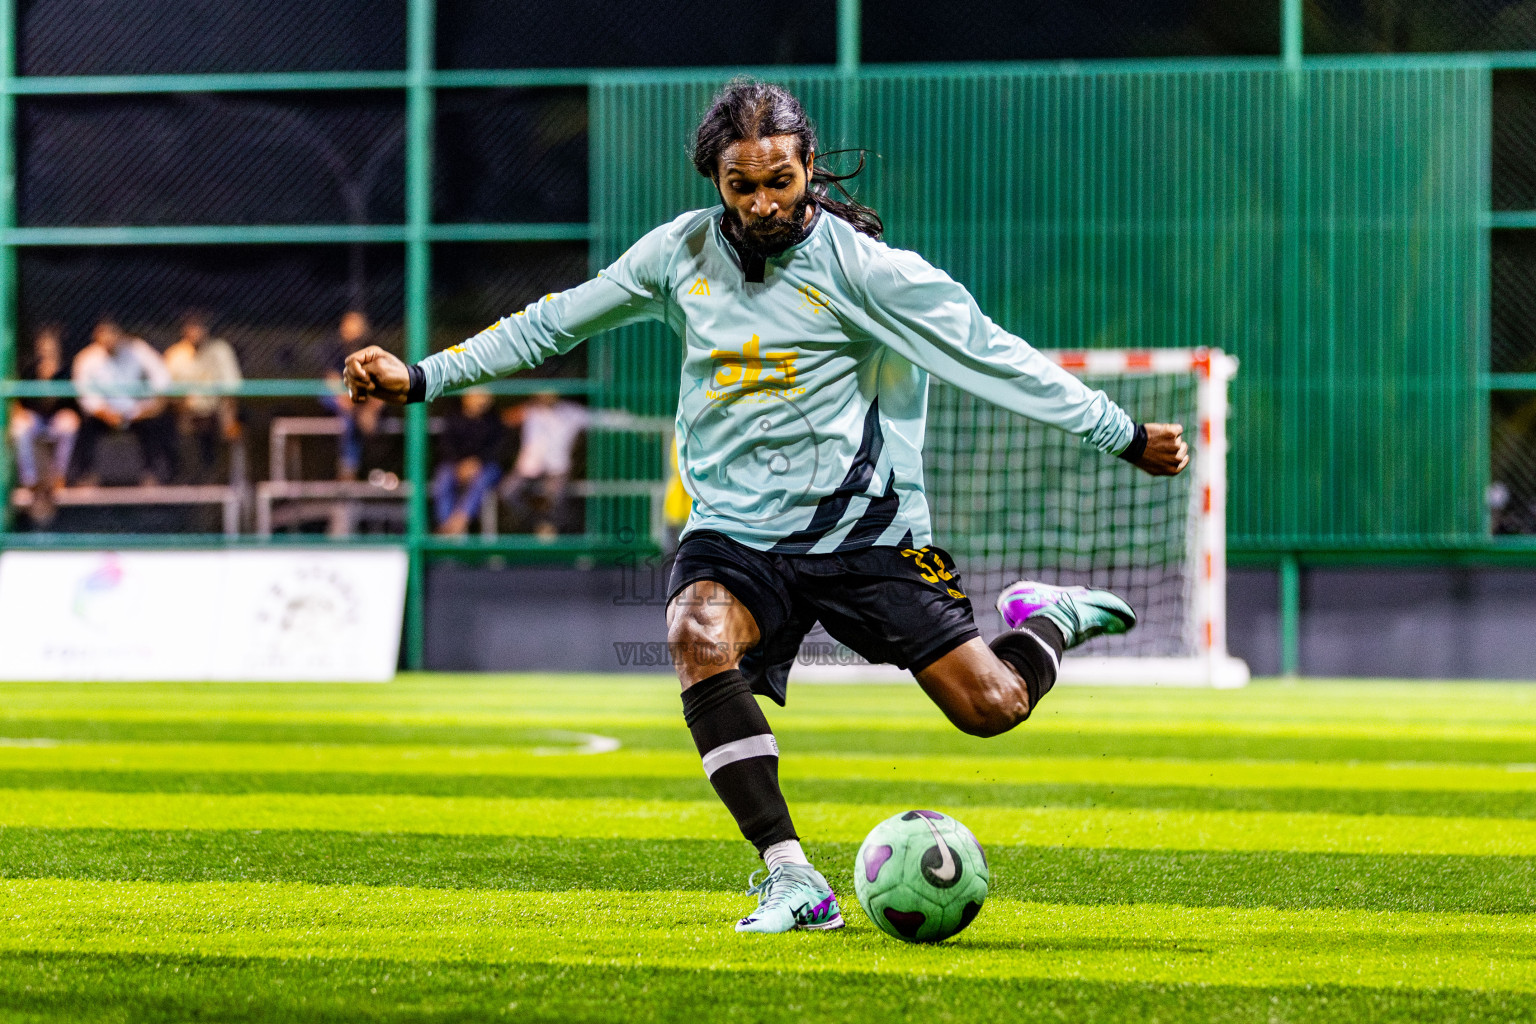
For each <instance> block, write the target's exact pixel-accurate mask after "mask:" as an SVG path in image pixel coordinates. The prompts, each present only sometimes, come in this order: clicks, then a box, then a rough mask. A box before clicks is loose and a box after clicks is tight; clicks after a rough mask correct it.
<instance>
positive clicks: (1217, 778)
mask: <svg viewBox="0 0 1536 1024" xmlns="http://www.w3.org/2000/svg"><path fill="white" fill-rule="evenodd" d="M551 746H554V743H553V741H552V743H551ZM556 749H558V747H556ZM783 749H784V752H785V757H784V759H783V761H782V762H781V763H780V766H779V774H780V775H781V776H782V777H784V778H791V779H799V780H814V779H851V780H862V781H896V782H901V781H908V780H914V779H930V780H947V781H951V782H962V783H989V782H995V783H1006V784H1047V783H1062V784H1093V785H1098V784H1104V785H1116V786H1132V787H1134V786H1189V787H1200V788H1215V789H1316V790H1414V791H1435V792H1448V791H1458V792H1500V793H1508V792H1531V793H1532V794H1533V795H1536V765H1514V766H1508V765H1466V764H1450V763H1442V764H1432V763H1410V764H1395V763H1372V762H1353V761H1322V762H1318V761H1250V760H1196V759H1188V760H1181V759H1172V758H1135V757H1091V758H1064V757H1038V758H1033V757H963V756H956V757H932V756H922V755H913V756H908V757H902V756H894V755H889V756H866V755H836V754H798V753H795V752H794V749H793V744H792V743H791V742H786V743H785V744H784V745H783ZM1532 756H1533V757H1536V751H1533V754H1532ZM0 769H28V770H53V771H57V770H74V771H195V772H349V773H379V774H385V773H387V774H392V775H450V776H454V775H508V776H549V775H559V776H566V777H570V778H591V777H597V776H606V777H621V778H622V777H628V778H695V777H698V776H699V775H700V774H701V769H700V767H699V759H698V757H696V756H695V755H694V754H692V753H685V752H681V751H676V752H674V751H653V750H618V751H613V752H610V753H603V754H593V755H565V756H550V755H547V754H539V753H534V752H532V751H530V750H528V749H526V748H521V749H520V748H516V747H444V746H405V745H391V744H335V745H322V744H309V743H61V744H59V745H57V746H42V747H28V746H0Z"/></svg>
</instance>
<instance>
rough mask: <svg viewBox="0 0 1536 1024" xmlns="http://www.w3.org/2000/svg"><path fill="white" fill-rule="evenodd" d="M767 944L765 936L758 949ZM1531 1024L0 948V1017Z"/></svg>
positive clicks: (1325, 990) (811, 981) (1142, 999)
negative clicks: (0, 950) (6, 950)
mask: <svg viewBox="0 0 1536 1024" xmlns="http://www.w3.org/2000/svg"><path fill="white" fill-rule="evenodd" d="M768 941H772V940H768ZM700 1007H708V1009H709V1013H708V1015H707V1018H706V1019H710V1020H745V1021H756V1022H763V1024H778V1022H800V1021H805V1020H808V1019H815V1020H825V1021H839V1022H848V1024H890V1022H892V1021H900V1020H922V1021H925V1022H932V1024H977V1022H981V1021H1003V1020H1006V1021H1013V1022H1018V1024H1036V1022H1042V1024H1043V1022H1051V1024H1058V1022H1060V1021H1062V1020H1073V1021H1090V1020H1091V1021H1094V1022H1096V1024H1148V1022H1166V1021H1183V1020H1189V1021H1201V1022H1205V1024H1229V1022H1231V1024H1236V1022H1243V1024H1251V1022H1271V1024H1291V1022H1297V1024H1299V1022H1307V1024H1360V1022H1361V1021H1370V1022H1372V1024H1425V1022H1430V1021H1436V1022H1445V1024H1461V1022H1466V1024H1473V1022H1477V1024H1489V1022H1495V1021H1496V1022H1499V1024H1532V1022H1536V999H1533V998H1531V997H1529V996H1526V995H1523V994H1518V993H1507V992H1469V991H1466V990H1461V989H1373V988H1342V987H1339V986H1333V985H1327V986H1320V985H1311V984H1308V985H1304V986H1262V987H1252V986H1247V987H1237V986H1216V985H1196V984H1172V985H1157V984H1137V983H1107V982H1090V981H1058V980H1040V979H1033V978H987V979H968V978H946V977H941V976H933V975H919V976H914V977H903V976H900V975H890V974H882V975H869V974H853V973H843V972H832V971H824V972H818V973H796V972H791V971H780V972H778V973H777V974H774V975H772V977H771V982H769V983H761V982H760V979H759V978H749V977H742V976H741V975H739V974H737V973H734V972H730V971H715V970H710V969H707V968H702V967H689V968H658V967H636V966H631V965H625V966H623V967H609V966H588V965H585V964H580V965H572V964H528V963H514V964H485V963H474V962H470V963H444V962H442V961H440V960H438V961H414V960H380V959H348V960H327V959H305V960H293V961H288V960H278V959H269V958H246V957H212V956H209V957H203V956H188V955H172V954H152V955H147V954H111V953H108V954H85V953H48V954H36V953H26V954H0V1020H5V1021H12V1020H14V1021H23V1020H24V1021H29V1022H33V1024H37V1022H42V1021H47V1022H54V1021H59V1022H69V1024H76V1022H80V1021H113V1022H117V1021H122V1020H132V1021H137V1022H146V1024H148V1022H156V1024H158V1022H176V1024H181V1022H184V1021H188V1020H194V1019H202V1020H240V1021H253V1022H257V1021H260V1022H265V1021H274V1022H281V1024H317V1022H322V1021H323V1022H334V1021H343V1020H346V1021H354V1020H368V1021H377V1022H380V1024H395V1022H399V1024H422V1022H427V1024H446V1022H457V1021H476V1022H478V1021H488V1020H516V1021H536V1022H559V1024H569V1022H598V1021H601V1022H605V1024H607V1022H612V1021H626V1022H630V1024H673V1022H676V1021H678V1020H699V1019H701V1014H700Z"/></svg>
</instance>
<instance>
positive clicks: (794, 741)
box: [0, 687, 1532, 766]
mask: <svg viewBox="0 0 1536 1024" xmlns="http://www.w3.org/2000/svg"><path fill="white" fill-rule="evenodd" d="M824 689H831V688H830V687H825V688H824ZM930 713H931V714H932V715H934V716H937V714H938V713H937V712H936V711H931V712H930ZM837 721H838V722H840V723H841V724H840V725H838V726H837V727H836V728H833V727H830V726H827V725H825V724H823V726H822V727H819V728H814V729H799V728H798V727H797V726H796V725H794V724H793V723H791V724H789V725H787V726H786V725H783V724H781V723H780V722H779V720H778V717H777V716H775V717H774V723H775V724H774V731H775V732H776V733H777V734H778V736H779V739H780V742H781V743H782V744H783V745H784V747H785V749H786V750H787V751H792V752H793V753H794V754H796V755H797V756H800V755H805V754H817V753H825V754H837V755H844V754H866V755H870V756H902V755H909V754H914V753H922V754H928V755H945V756H959V757H986V756H1002V757H1025V756H1037V757H1062V758H1083V757H1138V758H1146V757H1150V758H1176V759H1184V760H1188V759H1192V758H1214V759H1229V760H1230V759H1237V760H1256V761H1265V760H1275V761H1335V762H1339V761H1367V762H1418V763H1461V764H1473V765H1485V766H1486V765H1497V764H1525V763H1530V760H1531V757H1532V745H1531V742H1530V739H1529V737H1527V738H1523V739H1521V740H1519V741H1514V740H1501V741H1492V742H1480V741H1476V742H1475V741H1471V740H1429V739H1389V740H1376V739H1349V738H1344V739H1339V738H1333V737H1328V736H1314V737H1305V738H1290V739H1277V738H1273V737H1265V736H1179V735H1162V734H1158V733H1113V734H1100V733H1097V732H1093V731H1091V729H1090V728H1089V726H1088V725H1087V724H1082V726H1081V728H1082V731H1079V732H1076V733H1068V732H1059V733H1050V732H1042V731H1038V730H1036V729H1035V727H1034V726H1035V720H1034V719H1033V718H1031V720H1030V721H1029V722H1027V723H1025V724H1024V725H1022V726H1020V727H1019V728H1017V729H1015V730H1013V731H1012V732H1010V733H1007V734H1005V735H1003V736H999V737H996V738H994V739H989V740H981V739H976V738H975V737H972V736H967V735H965V734H964V733H961V732H960V731H958V730H956V729H954V728H952V727H950V726H949V724H948V723H946V722H943V721H936V722H934V723H933V724H932V726H931V727H930V728H925V729H907V730H905V731H902V730H892V729H886V730H880V729H865V728H864V727H863V723H862V722H861V721H860V720H858V719H856V718H840V719H837ZM576 724H577V723H574V722H566V723H564V725H565V726H569V727H571V728H572V729H574V728H575V725H576ZM579 724H580V725H582V726H583V729H582V730H577V731H590V732H596V733H600V734H602V735H605V736H611V737H614V738H616V739H618V740H620V741H621V742H622V743H623V745H624V748H625V749H627V750H631V751H634V750H661V751H671V752H676V753H687V754H688V755H689V756H695V755H694V754H693V753H692V752H693V741H692V739H691V738H690V737H689V735H688V731H687V729H686V728H684V727H683V725H682V724H681V721H680V720H673V721H672V722H670V723H669V724H667V725H665V726H661V725H658V726H656V727H653V728H644V729H641V728H633V727H630V726H628V725H624V724H621V722H620V721H616V720H603V719H596V718H594V719H591V720H584V721H582V722H581V723H579ZM554 731H557V730H555V726H554V725H549V726H548V727H543V726H541V727H538V728H533V727H517V728H513V727H498V726H473V727H471V726H452V725H412V724H399V723H395V724H374V725H358V724H347V723H344V722H341V723H327V722H306V721H291V722H273V723H261V722H256V723H249V722H227V721H220V720H218V719H204V720H191V719H186V720H181V719H169V720H164V721H160V720H153V721H150V720H146V721H136V722H117V721H97V720H92V719H88V718H79V719H43V718H38V719H24V720H22V719H18V720H15V721H11V722H9V723H5V722H0V747H7V746H10V747H14V746H16V745H17V744H18V742H20V743H21V744H22V745H23V748H24V749H25V745H29V744H31V743H34V742H36V741H37V740H52V741H91V742H129V741H132V742H142V743H182V742H189V741H195V742H206V743H253V744H270V743H285V744H337V743H340V744H349V745H352V744H404V745H415V746H422V745H433V746H446V747H474V746H503V747H504V746H521V747H534V746H545V745H550V744H552V743H556V742H557V741H559V740H560V737H559V736H556V735H554ZM558 731H561V732H563V731H565V729H564V727H562V728H561V729H560V730H558ZM7 737H9V739H7ZM565 742H569V740H568V739H566V740H565Z"/></svg>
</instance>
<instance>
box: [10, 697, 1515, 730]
mask: <svg viewBox="0 0 1536 1024" xmlns="http://www.w3.org/2000/svg"><path fill="white" fill-rule="evenodd" d="M813 692H816V693H820V692H823V691H822V690H820V689H818V690H814V691H813ZM576 696H580V697H581V698H584V699H583V700H581V701H577V700H576V699H574V698H575V697H576ZM588 702H590V703H591V704H593V705H598V704H600V700H599V699H598V698H596V697H595V696H593V695H587V694H580V695H573V699H572V701H571V702H570V704H568V705H567V707H569V706H571V704H578V703H588ZM1046 711H1049V712H1050V713H1049V714H1046V713H1045V712H1046ZM860 714H861V712H859V711H846V712H836V711H834V710H833V709H821V710H820V712H819V713H818V714H816V715H814V716H807V715H797V714H791V713H789V712H787V711H782V710H770V716H771V717H772V718H773V720H774V722H775V725H776V726H778V725H782V726H783V727H784V728H785V729H787V730H790V731H797V732H813V731H826V730H830V731H834V732H835V731H839V730H842V729H844V728H846V725H845V724H844V723H845V720H846V719H847V718H852V717H858V716H859V715H860ZM210 717H212V718H216V719H217V720H218V721H219V722H221V723H223V724H225V725H252V726H284V725H287V726H294V725H311V726H314V725H320V726H396V727H417V728H432V727H450V728H464V729H486V728H498V729H504V730H517V731H523V732H527V731H531V730H540V729H569V730H578V731H588V732H602V731H603V730H604V729H605V728H607V727H621V728H629V729H663V728H668V727H671V728H677V727H678V723H679V721H680V720H681V715H680V714H662V715H651V714H643V715H626V714H623V713H620V712H613V711H602V712H598V711H578V712H574V713H573V712H570V711H566V712H564V713H555V712H550V713H529V712H516V713H513V712H508V713H499V714H498V713H491V712H462V713H441V712H421V713H405V712H398V713H397V712H381V711H357V710H354V711H283V710H252V709H249V708H243V707H231V708H227V709H221V710H219V711H218V712H217V714H210V713H209V712H207V711H200V710H197V709H196V708H154V707H133V708H117V709H106V708H93V707H82V708H46V709H42V710H41V711H40V712H39V713H37V714H29V713H27V712H25V711H21V710H17V709H7V710H6V712H5V713H4V714H3V715H0V729H7V730H9V729H11V728H13V727H15V726H26V725H27V724H28V723H30V722H34V721H50V722H71V721H81V722H96V723H101V724H103V725H106V724H118V725H138V724H155V723H160V724H182V723H198V722H203V721H207V720H208V719H209V718H210ZM865 728H867V729H869V730H872V731H874V732H894V733H904V732H917V733H922V732H942V731H949V730H951V729H952V728H953V726H951V725H950V724H949V723H948V722H947V721H946V720H945V719H944V718H943V716H942V715H941V714H940V713H939V712H938V711H937V710H936V709H935V708H933V707H932V706H931V705H925V706H924V707H922V708H921V709H919V712H918V713H916V714H905V715H904V714H891V715H886V716H876V717H873V718H871V719H870V720H869V721H868V722H867V724H866V725H865ZM1530 728H1531V727H1530V726H1529V725H1524V724H1521V725H1511V724H1509V723H1507V722H1487V723H1475V724H1462V723H1448V722H1438V721H1429V722H1419V721H1414V722H1391V721H1382V722H1371V721H1362V722H1353V721H1329V720H1323V721H1313V722H1296V721H1262V720H1261V721H1252V720H1235V721H1234V720H1224V719H1219V718H1199V717H1189V718H1177V719H1175V718H1164V719H1162V720H1157V719H1144V718H1125V719H1116V718H1112V717H1104V716H1094V717H1092V718H1085V717H1084V716H1083V715H1081V714H1077V713H1073V712H1072V711H1071V710H1069V709H1067V708H1063V707H1060V706H1048V705H1042V708H1041V712H1040V714H1039V715H1038V716H1031V718H1030V731H1031V732H1032V733H1037V734H1046V735H1063V734H1065V735H1076V734H1078V733H1082V732H1088V733H1091V734H1097V735H1105V736H1116V735H1132V736H1139V735H1149V734H1150V735H1158V736H1169V737H1204V736H1210V737H1246V738H1260V739H1281V740H1283V739H1309V738H1318V737H1325V738H1330V739H1365V740H1373V741H1380V740H1429V741H1464V740H1470V741H1475V742H1485V743H1494V742H1521V741H1528V740H1529V739H1530Z"/></svg>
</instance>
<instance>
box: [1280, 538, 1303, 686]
mask: <svg viewBox="0 0 1536 1024" xmlns="http://www.w3.org/2000/svg"><path fill="white" fill-rule="evenodd" d="M1300 672H1301V559H1300V558H1299V557H1297V555H1296V553H1295V552H1288V553H1286V554H1284V555H1281V556H1280V674H1281V675H1282V676H1285V677H1286V678H1288V679H1294V678H1296V676H1297V675H1299V674H1300Z"/></svg>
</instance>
